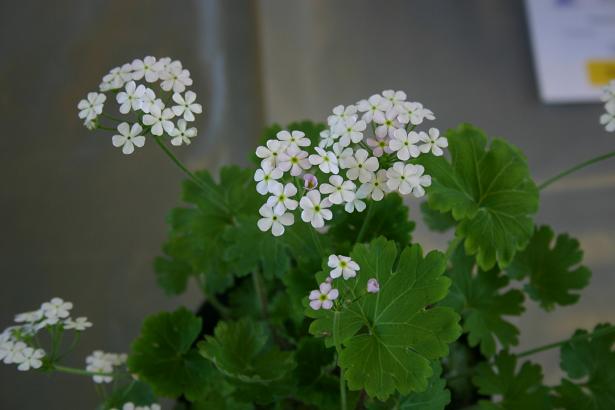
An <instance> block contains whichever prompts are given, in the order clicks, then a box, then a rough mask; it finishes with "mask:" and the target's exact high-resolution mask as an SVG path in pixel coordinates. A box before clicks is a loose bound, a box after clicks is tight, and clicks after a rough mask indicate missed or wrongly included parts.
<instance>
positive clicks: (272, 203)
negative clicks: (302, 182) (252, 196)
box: [267, 183, 298, 215]
mask: <svg viewBox="0 0 615 410" xmlns="http://www.w3.org/2000/svg"><path fill="white" fill-rule="evenodd" d="M271 193H272V194H273V195H272V196H270V197H269V198H268V199H267V206H268V207H270V208H273V212H274V213H275V214H276V215H282V214H283V213H284V212H285V211H286V210H287V209H288V210H289V211H294V210H295V209H297V205H298V203H297V201H296V200H294V199H292V197H293V196H295V195H296V194H297V187H296V186H295V185H294V184H291V183H288V184H286V186H282V184H279V185H276V186H274V187H273V188H272V189H271Z"/></svg>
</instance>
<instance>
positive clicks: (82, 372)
mask: <svg viewBox="0 0 615 410" xmlns="http://www.w3.org/2000/svg"><path fill="white" fill-rule="evenodd" d="M53 370H55V371H57V372H60V373H68V374H76V375H79V376H109V377H113V376H118V375H119V374H118V373H105V372H89V371H87V370H83V369H77V368H75V367H67V366H60V365H53Z"/></svg>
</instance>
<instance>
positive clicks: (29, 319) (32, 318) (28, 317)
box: [15, 309, 43, 323]
mask: <svg viewBox="0 0 615 410" xmlns="http://www.w3.org/2000/svg"><path fill="white" fill-rule="evenodd" d="M42 318H43V311H42V310H41V309H39V310H34V311H32V312H24V313H19V314H17V315H15V322H17V323H23V322H26V323H33V322H38V321H39V320H41V319H42Z"/></svg>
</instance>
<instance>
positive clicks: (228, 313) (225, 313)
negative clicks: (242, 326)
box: [205, 295, 231, 319]
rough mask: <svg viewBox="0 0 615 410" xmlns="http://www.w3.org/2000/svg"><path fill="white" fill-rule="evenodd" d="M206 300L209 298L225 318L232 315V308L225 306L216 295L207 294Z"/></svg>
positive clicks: (211, 303) (210, 302)
mask: <svg viewBox="0 0 615 410" xmlns="http://www.w3.org/2000/svg"><path fill="white" fill-rule="evenodd" d="M205 300H207V301H208V302H209V304H210V305H212V306H213V307H214V309H216V310H217V311H218V313H220V316H222V317H223V318H224V319H229V318H230V317H231V310H230V309H229V308H228V307H226V306H224V305H223V304H222V302H220V301H219V300H218V298H217V297H216V296H215V295H206V296H205Z"/></svg>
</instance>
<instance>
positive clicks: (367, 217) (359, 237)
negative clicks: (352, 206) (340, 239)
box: [357, 203, 374, 243]
mask: <svg viewBox="0 0 615 410" xmlns="http://www.w3.org/2000/svg"><path fill="white" fill-rule="evenodd" d="M373 215H374V204H373V203H368V205H367V215H365V219H364V220H363V224H362V225H361V229H360V230H359V234H358V235H357V243H359V242H361V241H362V240H363V237H364V236H365V232H367V226H368V225H369V221H370V220H371V219H372V216H373Z"/></svg>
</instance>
